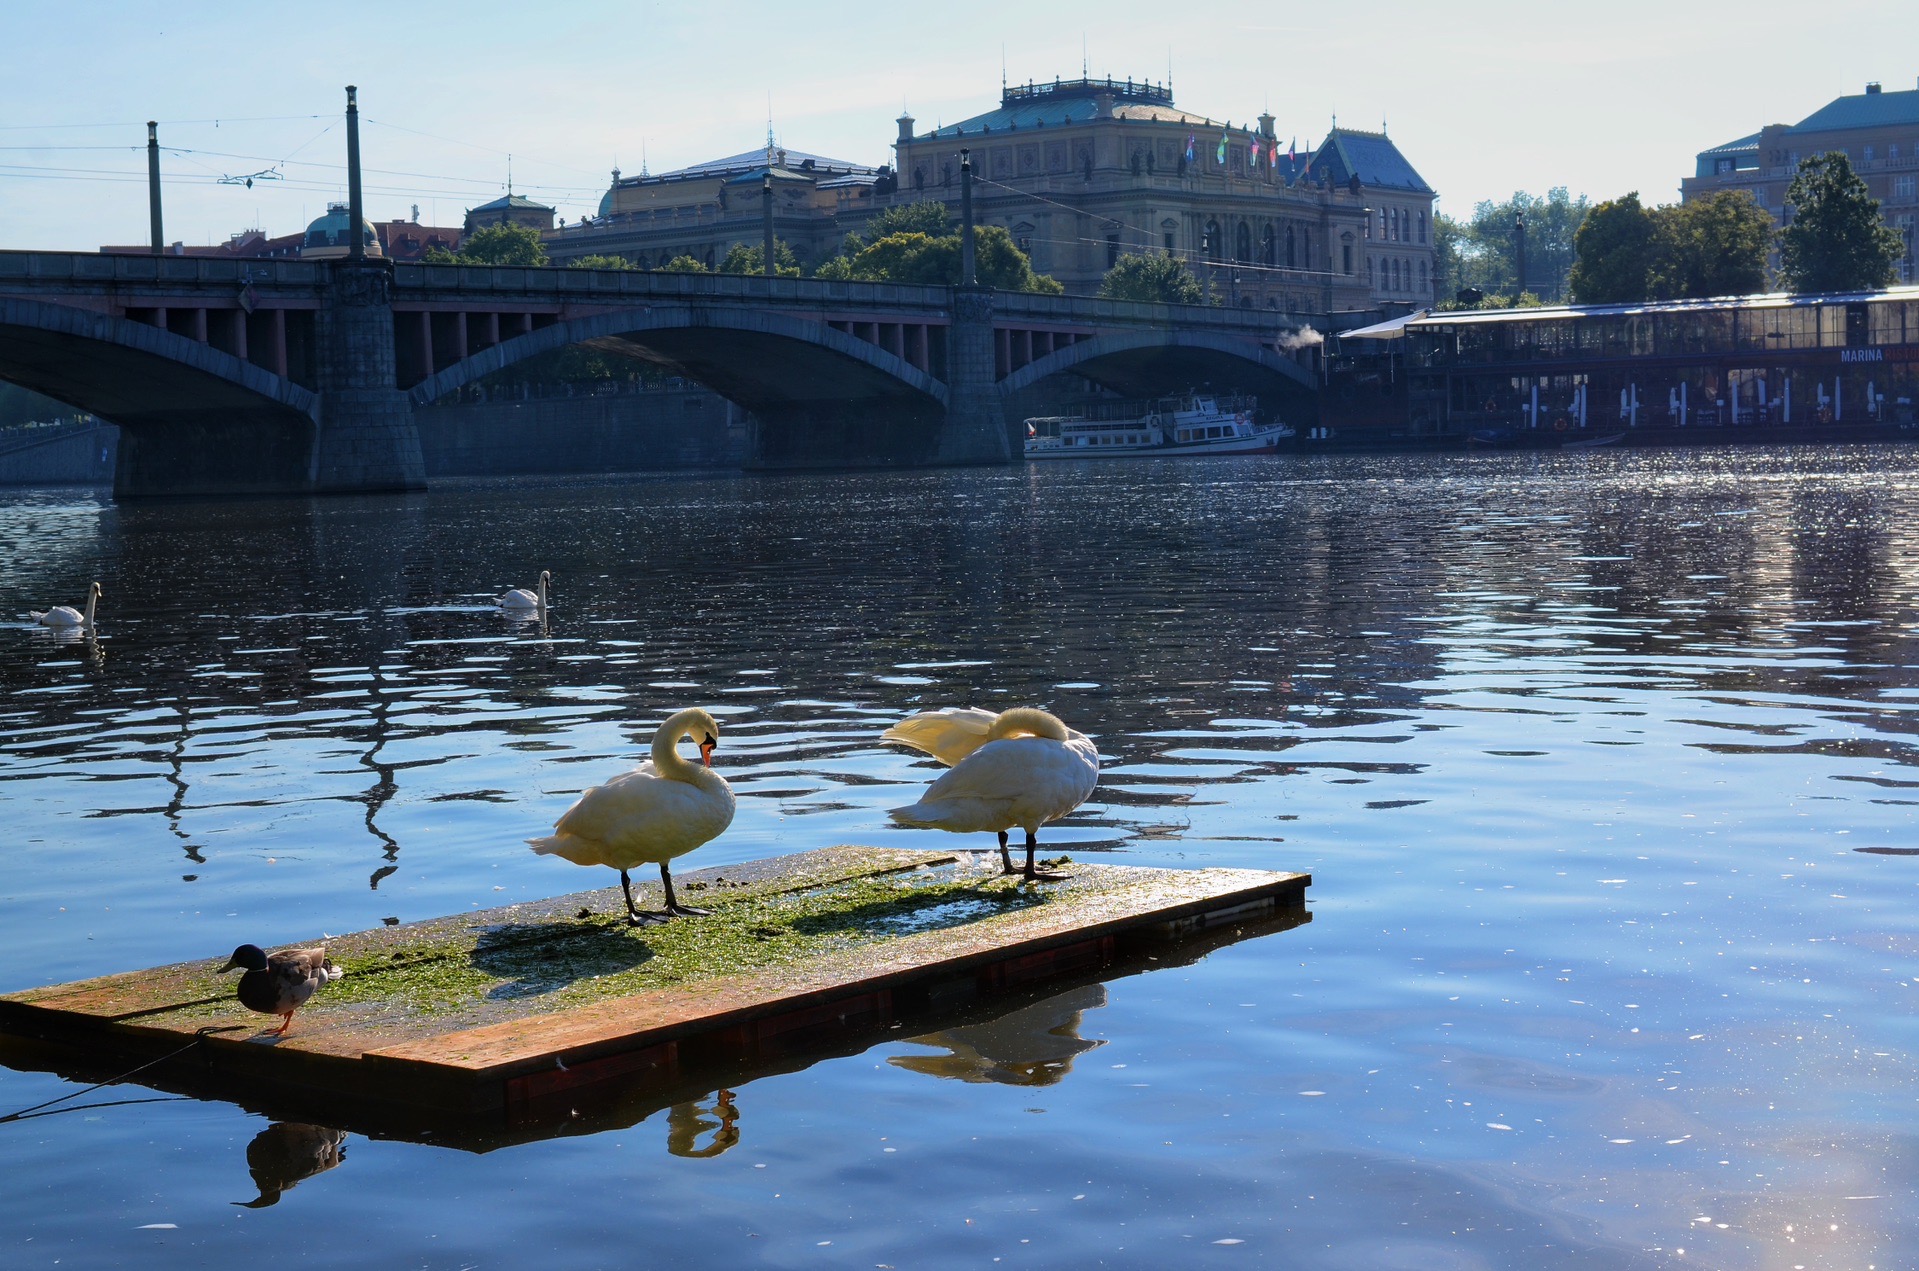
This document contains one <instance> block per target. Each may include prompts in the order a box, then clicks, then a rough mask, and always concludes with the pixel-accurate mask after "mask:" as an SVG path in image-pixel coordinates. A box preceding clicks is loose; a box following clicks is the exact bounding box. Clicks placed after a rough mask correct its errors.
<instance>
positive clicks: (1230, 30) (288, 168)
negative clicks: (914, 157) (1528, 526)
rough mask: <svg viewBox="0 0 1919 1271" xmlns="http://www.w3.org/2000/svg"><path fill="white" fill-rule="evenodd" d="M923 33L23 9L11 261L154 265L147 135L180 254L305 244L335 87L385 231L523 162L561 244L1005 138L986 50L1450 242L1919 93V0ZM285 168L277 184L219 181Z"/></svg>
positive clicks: (1468, 2)
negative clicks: (1843, 100) (759, 190)
mask: <svg viewBox="0 0 1919 1271" xmlns="http://www.w3.org/2000/svg"><path fill="white" fill-rule="evenodd" d="M925 9H926V12H927V13H928V15H929V16H927V17H926V18H924V19H917V18H914V17H911V16H905V15H908V14H910V13H911V12H912V9H911V8H910V7H907V8H904V9H902V8H901V7H897V6H894V5H891V4H881V3H875V2H873V0H864V2H863V3H859V4H839V3H832V2H823V3H815V4H808V5H802V4H791V3H786V4H766V3H745V2H743V0H711V2H709V3H702V4H684V5H682V4H643V3H613V2H611V0H568V2H563V3H559V4H552V5H545V4H527V3H524V2H522V3H514V4H495V3H492V2H491V0H468V2H467V3H460V4H440V3H431V2H422V0H414V2H412V3H398V4H362V3H358V2H357V0H348V2H345V3H342V2H341V0H328V2H327V3H324V4H303V5H299V6H292V5H279V4H272V3H268V4H259V3H253V4H245V5H242V4H212V3H200V2H196V0H175V2H174V3H167V4H133V3H92V2H90V0H69V2H68V3H65V4H27V3H24V2H21V0H7V3H6V4H5V10H4V14H0V35H4V38H5V44H6V47H7V59H6V60H7V73H6V75H5V76H4V77H0V247H5V248H29V247H42V248H79V249H90V248H93V247H97V246H99V245H100V244H102V243H140V242H144V241H145V239H146V235H147V210H146V190H145V185H144V181H145V153H144V146H145V140H146V130H145V123H144V121H146V120H147V119H149V118H153V119H158V120H160V121H162V129H161V141H162V143H163V144H164V145H165V146H167V147H169V149H170V151H178V150H186V151H191V152H193V153H188V154H181V153H173V152H170V153H168V154H166V155H165V156H164V157H163V167H164V170H165V175H166V178H167V183H166V189H165V198H166V205H167V207H166V232H167V238H168V240H169V241H172V240H184V241H186V242H190V243H209V242H217V241H220V240H221V239H224V238H225V237H226V236H227V235H228V234H230V233H232V232H234V231H236V230H240V229H245V228H248V227H253V226H258V227H259V228H261V229H263V230H265V231H266V232H267V233H269V234H285V233H292V232H294V231H295V230H298V229H300V228H302V227H303V226H304V225H305V223H306V221H307V220H308V219H310V218H312V217H314V216H317V215H319V214H320V212H321V211H323V210H324V207H325V204H326V202H327V201H328V199H330V198H343V197H344V195H345V175H344V155H345V138H344V131H343V129H342V127H341V126H340V125H339V122H338V121H339V117H340V113H341V111H342V109H343V104H344V94H343V92H342V91H341V90H342V87H343V86H344V85H346V84H349V83H352V84H357V85H358V86H359V88H360V102H361V111H362V115H363V119H364V120H365V125H364V128H363V133H362V144H363V150H364V164H365V166H366V168H367V169H368V172H367V178H366V183H367V190H368V194H367V211H368V214H369V215H370V216H372V217H374V218H376V219H382V220H384V219H388V218H392V217H404V216H407V215H409V214H410V211H411V208H412V206H413V205H414V204H416V203H417V204H418V205H419V207H420V218H421V219H422V220H423V221H426V222H429V223H439V224H457V223H458V222H459V219H460V217H461V215H462V213H463V211H464V209H466V208H467V207H470V206H473V205H476V204H479V203H483V202H485V201H487V200H488V199H490V198H493V197H495V196H497V195H498V194H499V193H501V192H503V191H504V189H505V186H506V178H507V155H508V154H509V153H510V154H511V155H512V156H513V158H512V171H513V180H514V187H515V189H517V190H519V191H521V192H523V193H526V194H528V195H531V196H533V197H536V198H539V199H541V200H542V201H544V202H548V203H552V204H554V205H556V206H557V207H558V208H559V210H560V212H561V214H562V215H564V216H566V217H567V218H568V219H569V220H571V219H572V218H574V217H576V216H578V215H580V214H581V213H582V212H589V211H591V210H592V209H593V208H594V206H595V205H596V204H597V202H598V199H599V195H600V193H601V192H602V191H603V190H604V189H605V186H606V183H607V174H608V169H610V168H611V167H612V166H613V164H614V162H615V161H617V162H618V163H619V165H620V166H621V168H622V169H623V170H625V171H627V172H637V171H638V170H639V168H640V164H641V161H642V155H643V154H644V158H645V161H646V163H647V164H648V166H649V167H650V168H651V169H652V170H653V171H656V172H657V171H664V170H667V169H670V168H673V167H677V166H681V165H684V164H688V163H693V162H697V161H700V160H703V159H708V158H712V157H716V156H719V155H725V154H733V153H737V152H739V151H742V150H747V149H751V148H752V147H754V146H757V145H759V144H761V143H762V142H763V140H764V138H765V135H766V119H767V112H768V103H769V98H770V102H771V110H772V115H773V121H774V128H775V130H776V131H777V133H778V135H779V137H780V140H781V142H782V143H783V144H786V145H789V146H791V147H793V148H795V149H799V150H807V151H812V152H816V153H823V154H828V155H832V156H835V157H839V158H846V159H854V160H860V161H864V162H868V163H875V164H877V163H883V162H887V161H889V159H890V157H891V154H890V150H889V148H888V147H889V143H890V141H891V139H892V137H893V136H894V133H895V125H894V123H893V120H894V118H895V116H897V115H898V114H899V112H900V108H901V107H902V106H905V107H907V108H909V109H910V110H911V111H912V113H913V115H914V116H915V117H916V118H917V119H918V120H919V121H920V123H921V125H922V126H926V125H930V124H932V123H934V122H937V121H939V120H942V119H943V120H947V121H952V120H955V119H960V118H964V117H965V116H967V115H970V114H973V113H976V112H979V111H982V110H986V109H989V108H991V107H992V106H993V105H994V104H995V103H996V102H997V98H998V92H999V81H1000V69H1001V61H1002V48H1003V49H1004V53H1003V57H1004V63H1005V68H1006V73H1007V76H1008V77H1009V78H1010V79H1012V80H1015V81H1021V82H1023V81H1025V80H1027V79H1029V78H1032V79H1051V78H1053V77H1054V76H1056V75H1060V76H1073V75H1077V74H1078V73H1079V70H1080V66H1081V59H1082V49H1083V50H1084V54H1083V55H1084V58H1085V61H1086V63H1087V65H1088V66H1089V68H1090V69H1091V71H1092V72H1093V73H1094V74H1095V75H1100V74H1107V73H1110V74H1112V75H1115V76H1119V77H1121V78H1124V77H1126V76H1129V75H1130V76H1134V77H1136V78H1138V77H1149V78H1154V79H1157V78H1160V77H1161V76H1163V75H1164V74H1165V73H1166V68H1167V65H1168V60H1169V58H1170V60H1171V65H1172V72H1173V80H1174V87H1175V90H1176V94H1177V99H1178V101H1179V104H1180V105H1181V106H1183V107H1185V108H1187V109H1189V110H1194V111H1198V112H1201V113H1204V114H1208V115H1211V116H1213V117H1214V118H1227V119H1231V120H1232V121H1233V122H1234V123H1236V124H1237V123H1242V122H1244V121H1246V120H1247V119H1249V118H1251V117H1253V116H1255V115H1257V114H1258V113H1259V112H1260V111H1261V110H1264V109H1270V110H1271V111H1272V112H1273V114H1274V115H1275V116H1277V118H1278V121H1279V122H1278V128H1279V133H1280V136H1282V137H1292V136H1297V137H1298V139H1299V141H1300V144H1301V145H1302V146H1304V145H1305V144H1306V143H1307V142H1308V141H1316V140H1318V139H1319V137H1320V136H1321V135H1322V134H1323V133H1324V131H1325V129H1326V127H1327V125H1328V123H1329V122H1330V120H1331V118H1332V116H1333V115H1334V114H1335V113H1336V114H1337V115H1338V117H1339V121H1340V122H1341V123H1342V124H1345V125H1348V126H1352V127H1361V128H1378V127H1379V126H1380V123H1381V120H1382V119H1383V120H1384V121H1385V123H1386V125H1387V127H1388V129H1389V131H1390V132H1391V134H1392V136H1393V138H1394V140H1395V141H1396V142H1397V143H1398V144H1399V146H1400V148H1401V149H1402V150H1403V151H1404V152H1405V154H1406V156H1407V157H1408V158H1409V159H1410V160H1411V161H1412V163H1413V165H1414V166H1415V167H1417V168H1418V169H1419V170H1420V172H1421V173H1423V174H1424V175H1425V177H1426V179H1427V180H1428V181H1429V182H1431V183H1432V185H1433V186H1434V187H1435V188H1436V189H1437V190H1438V191H1439V192H1440V199H1441V203H1440V206H1441V208H1442V210H1444V211H1447V212H1450V213H1452V214H1453V215H1465V214H1469V213H1470V212H1471V210H1472V205H1473V204H1474V203H1475V202H1476V201H1478V200H1480V199H1485V198H1501V197H1504V196H1506V195H1509V194H1511V193H1512V192H1513V191H1514V190H1516V189H1526V190H1531V191H1534V192H1543V191H1545V190H1546V189H1547V188H1549V187H1551V186H1555V185H1564V186H1567V187H1569V188H1570V189H1571V190H1572V191H1573V192H1574V193H1575V194H1578V193H1582V192H1583V193H1586V194H1589V195H1591V196H1592V197H1594V198H1595V199H1600V198H1607V197H1611V196H1613V195H1616V194H1620V193H1623V192H1625V191H1626V190H1629V189H1637V190H1639V191H1640V194H1641V196H1642V197H1643V198H1645V199H1646V200H1647V201H1648V202H1668V201H1671V200H1673V199H1675V198H1676V197H1677V193H1678V185H1679V180H1680V178H1681V177H1682V176H1683V175H1685V174H1686V173H1688V172H1690V171H1691V168H1692V163H1693V155H1694V154H1695V153H1696V152H1697V151H1699V150H1701V149H1704V148H1706V147H1708V146H1711V145H1717V144H1719V143H1721V142H1724V141H1728V140H1731V139H1732V138H1734V137H1738V136H1741V135H1743V134H1745V133H1748V132H1753V131H1756V130H1757V129H1758V128H1759V127H1760V126H1761V125H1762V124H1765V123H1768V122H1791V121H1796V120H1798V119H1800V118H1803V117H1804V116H1805V115H1808V114H1810V113H1811V112H1812V111H1813V110H1815V109H1816V108H1818V107H1819V106H1821V105H1823V104H1824V103H1825V102H1827V101H1829V100H1831V99H1832V98H1833V97H1836V96H1838V95H1840V94H1843V93H1857V92H1859V91H1861V90H1862V88H1863V86H1864V84H1865V83H1866V81H1867V80H1875V79H1876V80H1880V81H1882V82H1883V83H1884V84H1885V87H1886V90H1887V91H1893V90H1898V89H1911V88H1914V87H1915V86H1919V3H1913V2H1912V0H1881V2H1879V3H1864V2H1861V0H1826V2H1825V3H1822V4H1819V5H1806V4H1803V3H1793V4H1786V3H1776V2H1774V0H1750V2H1748V3H1741V4H1719V3H1673V2H1671V0H1667V2H1665V3H1648V2H1645V0H1618V2H1615V3H1604V4H1579V5H1573V4H1560V3H1541V2H1539V0H1534V2H1532V3H1508V2H1505V0H1486V2H1483V3H1474V2H1472V0H1460V2H1457V3H1453V4H1430V3H1402V2H1401V0H1374V2H1372V3H1365V4H1353V5H1337V6H1335V5H1324V4H1320V5H1311V6H1308V5H1303V4H1278V3H1268V4H1265V5H1228V6H1223V7H1222V6H1212V7H1210V8H1204V9H1194V8H1192V7H1190V6H1188V7H1184V8H1182V7H1180V6H1168V5H1165V4H1162V3H1134V2H1133V0H1113V2H1112V3H1102V4H1099V5H1077V6H1065V5H1044V4H1037V3H1033V2H1032V0H1025V2H1023V3H1012V2H1009V0H967V3H965V4H963V5H960V6H957V9H958V11H959V12H960V13H961V14H963V19H961V20H952V19H947V18H943V17H937V16H933V15H934V14H935V13H936V12H952V11H953V9H954V6H931V5H929V6H925ZM1202 14H1203V15H1204V16H1203V17H1201V16H1200V15H1202ZM1596 23H1597V24H1596ZM216 119H217V120H219V121H221V122H220V123H218V124H217V125H216V124H215V123H214V122H212V121H214V120H216ZM1915 140H1919V138H1915ZM309 165H311V166H309ZM276 166H277V168H278V170H279V171H280V172H282V173H283V174H284V175H285V176H286V177H287V178H288V179H286V180H281V181H274V180H260V181H256V182H255V184H254V187H253V188H252V189H251V190H249V189H246V188H245V187H244V186H238V185H221V184H219V183H218V179H219V178H220V177H222V176H243V175H245V174H247V173H253V172H260V171H264V170H268V169H272V168H275V167H276Z"/></svg>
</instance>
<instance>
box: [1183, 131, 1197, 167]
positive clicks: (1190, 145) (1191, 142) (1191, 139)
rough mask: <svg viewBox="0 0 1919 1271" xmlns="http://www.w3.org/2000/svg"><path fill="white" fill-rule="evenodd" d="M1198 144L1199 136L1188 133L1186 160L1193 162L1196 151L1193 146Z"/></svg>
mask: <svg viewBox="0 0 1919 1271" xmlns="http://www.w3.org/2000/svg"><path fill="white" fill-rule="evenodd" d="M1198 144H1199V138H1198V137H1195V136H1194V135H1193V134H1191V133H1187V134H1186V162H1188V163H1191V162H1192V161H1193V153H1194V150H1193V148H1194V147H1195V146H1197V145H1198Z"/></svg>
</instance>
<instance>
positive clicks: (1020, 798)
mask: <svg viewBox="0 0 1919 1271" xmlns="http://www.w3.org/2000/svg"><path fill="white" fill-rule="evenodd" d="M880 738H881V740H882V741H891V742H897V743H899V744H901V745H906V746H911V747H913V748H914V749H916V750H921V751H924V752H925V753H927V754H929V755H931V756H933V757H934V758H935V759H938V760H939V761H940V762H941V763H946V764H950V765H952V770H951V771H949V772H946V773H944V774H942V775H941V776H940V778H939V779H938V780H937V781H935V782H933V784H932V785H930V786H928V787H927V788H926V793H925V794H923V795H921V796H920V800H919V802H918V803H914V804H911V805H909V806H907V807H903V808H893V809H891V810H890V811H889V812H888V814H887V815H889V816H891V817H892V818H893V820H894V822H896V823H897V824H900V825H911V826H922V827H927V828H931V829H940V830H951V831H953V832H954V833H958V834H972V833H977V832H978V831H980V830H992V831H993V832H994V833H996V834H997V835H998V836H999V856H1000V864H1001V867H1002V869H1003V872H1005V873H1007V874H1014V873H1018V874H1022V875H1024V876H1025V877H1026V878H1028V879H1055V880H1056V879H1060V878H1064V877H1065V875H1062V874H1055V873H1049V872H1046V871H1042V870H1040V869H1038V868H1037V867H1036V865H1035V864H1034V860H1033V856H1034V853H1035V852H1036V851H1037V850H1038V847H1039V827H1040V826H1042V825H1045V824H1047V823H1049V822H1052V821H1057V820H1059V819H1060V818H1061V817H1063V816H1065V815H1066V814H1067V813H1068V812H1071V811H1072V810H1073V809H1074V808H1077V807H1078V806H1079V805H1080V804H1082V803H1084V802H1086V800H1087V799H1088V798H1090V797H1092V793H1093V787H1094V786H1096V785H1098V784H1099V750H1098V748H1096V747H1095V746H1094V745H1093V743H1092V740H1091V739H1090V738H1088V737H1087V736H1086V735H1085V734H1084V733H1081V732H1078V731H1076V730H1074V729H1071V728H1068V727H1067V726H1066V725H1065V723H1063V722H1062V721H1061V720H1060V718H1059V717H1058V716H1057V715H1054V714H1051V713H1050V712H1047V711H1043V710H1040V709H1038V708H1037V707H1032V706H1016V707H1014V708H1013V709H1011V710H1006V711H1000V712H999V713H998V714H994V713H993V712H992V711H986V710H981V709H979V708H978V707H962V708H949V709H945V710H938V711H923V712H921V713H920V714H917V715H914V716H911V717H909V718H907V719H904V720H901V721H900V722H899V723H897V724H895V725H893V726H892V727H891V728H889V729H887V730H886V731H885V732H884V733H882V734H881V735H880ZM1014 826H1019V827H1021V828H1022V829H1024V830H1025V831H1026V868H1025V869H1024V870H1015V869H1014V868H1013V858H1012V855H1011V854H1010V853H1009V852H1008V851H1007V846H1006V841H1007V840H1006V834H1007V831H1008V830H1010V829H1012V828H1013V827H1014Z"/></svg>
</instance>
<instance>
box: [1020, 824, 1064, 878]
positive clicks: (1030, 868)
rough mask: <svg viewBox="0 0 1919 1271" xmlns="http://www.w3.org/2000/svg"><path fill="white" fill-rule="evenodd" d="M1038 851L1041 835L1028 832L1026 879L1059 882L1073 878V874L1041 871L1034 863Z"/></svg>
mask: <svg viewBox="0 0 1919 1271" xmlns="http://www.w3.org/2000/svg"><path fill="white" fill-rule="evenodd" d="M1038 850H1039V835H1037V834H1035V833H1033V832H1032V831H1031V830H1028V831H1027V832H1026V870H1025V873H1026V877H1028V878H1034V879H1042V880H1045V881H1047V882H1058V881H1061V880H1063V879H1067V878H1071V877H1072V875H1071V874H1055V873H1054V872H1053V871H1051V870H1047V869H1040V868H1039V867H1038V866H1037V865H1035V864H1034V863H1033V853H1035V852H1037V851H1038ZM1008 872H1009V873H1010V872H1011V871H1010V870H1009V871H1008Z"/></svg>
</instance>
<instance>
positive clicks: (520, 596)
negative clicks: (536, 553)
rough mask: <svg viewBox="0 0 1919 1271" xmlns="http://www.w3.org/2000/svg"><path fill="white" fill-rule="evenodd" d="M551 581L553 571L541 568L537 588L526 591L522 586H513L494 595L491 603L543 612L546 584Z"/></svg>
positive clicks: (507, 607) (544, 610) (509, 607)
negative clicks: (509, 589)
mask: <svg viewBox="0 0 1919 1271" xmlns="http://www.w3.org/2000/svg"><path fill="white" fill-rule="evenodd" d="M552 581H553V571H552V570H548V569H543V570H541V571H540V583H539V590H537V591H528V590H527V589H526V588H524V587H515V588H513V589H512V590H511V591H503V592H501V593H500V594H499V595H497V596H495V597H494V598H493V603H494V604H495V605H497V606H498V607H499V608H501V609H513V610H525V609H532V610H534V611H536V612H538V613H542V614H543V613H545V612H546V585H547V584H548V583H550V582H552Z"/></svg>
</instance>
